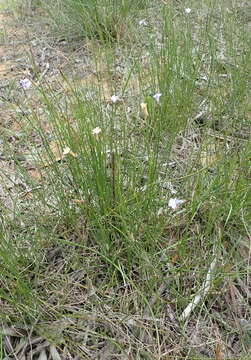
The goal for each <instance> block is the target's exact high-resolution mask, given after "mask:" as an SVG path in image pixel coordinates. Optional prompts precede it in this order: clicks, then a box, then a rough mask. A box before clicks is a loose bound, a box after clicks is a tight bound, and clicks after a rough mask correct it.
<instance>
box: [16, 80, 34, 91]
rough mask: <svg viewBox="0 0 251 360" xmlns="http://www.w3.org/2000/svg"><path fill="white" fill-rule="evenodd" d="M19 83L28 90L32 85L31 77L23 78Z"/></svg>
mask: <svg viewBox="0 0 251 360" xmlns="http://www.w3.org/2000/svg"><path fill="white" fill-rule="evenodd" d="M19 84H20V86H21V87H22V88H23V89H24V90H28V89H29V88H30V87H31V85H32V84H31V81H30V80H29V79H22V80H20V81H19Z"/></svg>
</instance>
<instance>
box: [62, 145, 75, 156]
mask: <svg viewBox="0 0 251 360" xmlns="http://www.w3.org/2000/svg"><path fill="white" fill-rule="evenodd" d="M68 154H70V155H71V156H73V157H77V154H76V153H74V152H73V151H71V149H70V148H69V146H66V147H65V148H64V149H63V155H64V156H66V155H68Z"/></svg>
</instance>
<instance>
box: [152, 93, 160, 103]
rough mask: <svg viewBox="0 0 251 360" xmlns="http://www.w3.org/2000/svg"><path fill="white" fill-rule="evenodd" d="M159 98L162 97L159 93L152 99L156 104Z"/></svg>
mask: <svg viewBox="0 0 251 360" xmlns="http://www.w3.org/2000/svg"><path fill="white" fill-rule="evenodd" d="M161 96H162V94H161V93H157V94H155V95H153V98H154V100H156V102H157V103H159V99H160V97H161Z"/></svg>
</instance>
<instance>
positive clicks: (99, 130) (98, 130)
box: [92, 127, 101, 136]
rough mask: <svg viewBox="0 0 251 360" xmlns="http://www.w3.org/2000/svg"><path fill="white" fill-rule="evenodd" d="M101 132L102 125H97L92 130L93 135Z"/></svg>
mask: <svg viewBox="0 0 251 360" xmlns="http://www.w3.org/2000/svg"><path fill="white" fill-rule="evenodd" d="M100 133H101V129H100V127H95V128H94V129H93V130H92V135H94V136H97V135H99V134H100Z"/></svg>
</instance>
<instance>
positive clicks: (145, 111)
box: [140, 103, 149, 120]
mask: <svg viewBox="0 0 251 360" xmlns="http://www.w3.org/2000/svg"><path fill="white" fill-rule="evenodd" d="M148 116H149V113H148V109H147V104H146V103H141V104H140V117H141V118H142V119H144V120H146V119H147V118H148Z"/></svg>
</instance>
